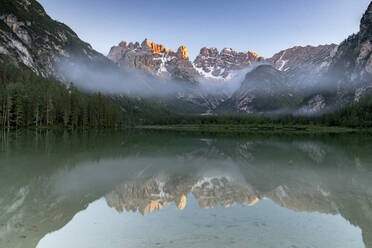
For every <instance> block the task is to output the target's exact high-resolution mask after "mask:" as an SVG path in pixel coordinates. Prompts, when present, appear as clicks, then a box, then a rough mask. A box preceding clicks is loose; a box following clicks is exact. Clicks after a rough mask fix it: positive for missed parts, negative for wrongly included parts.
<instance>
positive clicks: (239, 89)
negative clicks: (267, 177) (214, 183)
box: [0, 0, 372, 115]
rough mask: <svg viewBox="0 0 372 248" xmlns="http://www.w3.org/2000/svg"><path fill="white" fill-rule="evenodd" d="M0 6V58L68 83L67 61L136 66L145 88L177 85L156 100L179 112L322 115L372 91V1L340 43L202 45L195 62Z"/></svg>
mask: <svg viewBox="0 0 372 248" xmlns="http://www.w3.org/2000/svg"><path fill="white" fill-rule="evenodd" d="M0 5H1V9H0V60H2V61H3V60H6V61H11V62H12V63H15V64H18V65H19V66H25V67H27V68H29V69H31V70H32V71H34V72H35V73H37V74H39V75H42V76H44V77H56V78H58V79H61V80H63V81H66V82H67V81H71V80H70V77H69V75H66V72H65V71H61V70H60V64H61V63H62V62H64V61H68V62H71V61H76V60H78V61H79V62H82V61H83V63H85V64H90V65H94V67H95V68H99V67H103V66H104V67H106V68H112V69H113V70H123V71H125V72H128V71H129V72H132V73H136V72H138V71H140V72H141V73H144V74H145V75H146V79H143V77H141V78H140V79H139V80H138V81H139V83H138V85H141V83H143V82H141V81H146V82H145V84H146V87H147V89H146V90H147V91H149V92H150V93H151V91H154V90H156V89H157V88H158V84H157V83H152V81H151V80H150V81H148V77H149V78H152V79H155V81H156V82H158V81H165V82H169V84H177V85H182V87H181V89H178V90H177V91H175V92H172V93H173V94H171V95H168V97H167V98H166V99H164V98H156V101H157V102H158V103H159V104H160V105H162V106H164V107H166V108H168V109H169V110H171V111H173V112H177V113H194V114H219V113H242V114H244V113H291V114H295V115H309V114H322V113H327V112H329V111H333V110H335V109H338V108H340V107H342V106H345V105H346V104H350V103H352V102H355V101H358V100H359V99H360V98H361V97H362V96H363V95H364V94H366V93H369V92H370V91H371V89H372V81H371V75H372V58H371V52H372V43H371V41H372V3H371V4H370V5H369V7H368V9H367V10H366V12H365V14H364V15H363V18H362V20H361V24H360V31H359V32H358V33H357V34H354V35H351V36H350V37H348V38H347V39H346V40H345V41H343V42H342V43H341V44H339V45H336V44H330V45H321V46H317V47H313V46H306V47H299V46H296V47H292V48H289V49H286V50H283V51H280V52H278V53H277V54H275V55H274V56H272V57H271V58H263V57H261V56H259V55H258V54H257V53H255V52H252V51H248V52H238V51H235V50H234V49H232V48H224V49H222V50H221V51H218V49H217V48H214V47H203V48H201V49H200V53H199V55H198V56H197V57H196V58H195V59H194V61H191V60H190V58H189V56H188V50H187V48H186V47H185V46H184V45H181V46H180V47H179V48H178V49H175V50H172V49H169V48H166V47H165V46H164V45H161V44H157V43H155V42H152V41H150V40H148V39H145V40H144V41H143V42H142V43H139V42H126V41H122V42H120V44H119V45H117V46H113V47H112V48H111V50H110V52H109V53H108V55H107V56H104V55H102V54H100V53H98V52H97V51H95V50H94V49H93V48H92V47H91V46H90V45H89V44H88V43H86V42H84V41H82V40H80V39H79V37H78V35H77V34H76V33H75V32H74V31H73V30H71V29H70V28H69V27H68V26H66V25H64V24H62V23H60V22H57V21H54V20H52V19H51V18H50V17H49V16H48V15H47V13H46V12H45V10H44V9H43V7H42V6H41V5H40V4H39V3H38V2H37V1H35V0H12V1H10V0H1V1H0ZM135 78H137V79H138V77H135ZM77 81H78V79H77ZM124 81H125V80H124ZM237 81H238V83H236V82H237ZM175 82H176V83H175ZM76 84H77V85H79V82H76ZM101 84H102V85H104V84H105V82H101ZM123 84H124V83H123ZM205 85H207V87H205ZM139 87H140V86H139ZM211 88H212V89H213V90H211ZM129 96H130V95H129ZM135 97H140V98H146V97H144V96H138V95H136V96H135ZM175 106H176V107H175Z"/></svg>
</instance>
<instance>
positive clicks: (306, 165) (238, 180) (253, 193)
mask: <svg viewBox="0 0 372 248" xmlns="http://www.w3.org/2000/svg"><path fill="white" fill-rule="evenodd" d="M370 144H371V137H368V136H367V137H361V136H352V135H350V136H343V137H340V136H333V137H330V136H319V137H266V138H264V137H260V136H249V137H245V138H244V137H241V138H239V139H237V138H224V139H220V138H214V137H200V136H197V135H195V136H194V137H189V138H183V137H182V136H180V135H177V136H174V135H173V134H167V133H143V134H141V133H133V134H128V133H115V132H113V133H94V132H91V133H82V134H69V133H48V134H35V133H27V134H22V135H20V134H12V133H11V134H4V135H2V136H1V154H0V164H1V166H0V179H1V180H0V210H1V211H0V213H1V214H0V227H1V228H0V244H1V245H0V246H1V247H36V246H37V244H38V243H39V241H40V240H41V239H42V238H43V237H44V236H45V235H46V234H48V233H50V232H53V231H57V230H59V229H61V228H62V227H64V226H65V225H67V224H68V223H69V222H70V221H71V220H72V218H73V217H74V216H75V215H76V214H77V213H78V212H80V211H82V210H84V209H86V208H87V207H88V206H89V205H90V204H91V203H92V202H94V201H96V200H97V199H102V198H103V199H104V200H105V202H106V204H107V206H109V207H112V208H114V209H116V210H117V211H118V212H129V213H133V212H139V213H140V214H142V215H145V216H150V215H151V214H150V213H153V212H156V211H168V210H167V209H169V208H172V206H169V205H175V206H174V207H176V208H178V209H179V210H183V209H186V208H187V207H188V202H189V199H190V198H191V197H192V198H193V199H195V200H196V201H197V203H198V205H199V206H200V207H201V208H203V209H210V208H215V207H219V206H221V207H223V208H230V207H233V206H253V205H255V207H257V203H260V202H261V201H265V199H271V200H272V201H273V202H275V203H276V204H278V205H280V206H283V207H285V208H287V209H289V210H293V211H295V212H306V213H324V214H331V215H339V216H342V218H344V219H346V220H347V221H349V222H350V223H351V224H352V225H354V226H356V227H359V228H360V229H361V231H362V235H363V237H362V238H363V241H364V243H365V246H366V247H372V236H371V235H370V234H371V233H372V225H371V223H372V194H371V192H372V189H371V185H370V182H371V180H372V167H371V166H370V165H371V163H372V156H371V154H370V149H371V146H370ZM45 154H46V155H45ZM267 154H270V156H267ZM168 206H169V207H168ZM113 211H114V210H113ZM310 219H311V215H310ZM284 224H285V223H284ZM268 235H270V234H268Z"/></svg>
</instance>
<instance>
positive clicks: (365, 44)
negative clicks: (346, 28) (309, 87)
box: [327, 3, 372, 103]
mask: <svg viewBox="0 0 372 248" xmlns="http://www.w3.org/2000/svg"><path fill="white" fill-rule="evenodd" d="M327 76H328V78H329V80H331V81H333V82H334V85H335V87H337V96H336V97H337V98H338V99H340V101H341V103H345V102H346V103H347V102H350V101H358V100H359V99H360V97H361V96H362V95H364V94H366V93H367V92H372V3H371V4H370V5H369V6H368V8H367V10H366V12H365V13H364V15H363V17H362V19H361V21H360V30H359V32H358V33H357V34H354V35H351V36H350V37H348V38H347V39H346V40H345V41H343V42H342V43H341V44H340V45H339V48H338V50H337V52H336V53H335V55H334V57H333V59H332V61H331V63H330V66H329V71H328V74H327Z"/></svg>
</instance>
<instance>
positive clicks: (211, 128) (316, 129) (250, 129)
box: [136, 124, 372, 134]
mask: <svg viewBox="0 0 372 248" xmlns="http://www.w3.org/2000/svg"><path fill="white" fill-rule="evenodd" d="M136 128H137V129H142V130H168V131H182V132H210V133H296V134H306V133H361V132H365V133H371V134H372V129H353V128H347V127H326V126H310V125H293V126H290V125H277V124H275V125H271V124H265V125H221V124H218V125H217V124H201V125H195V124H182V125H154V126H138V127H136Z"/></svg>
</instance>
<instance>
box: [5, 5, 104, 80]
mask: <svg viewBox="0 0 372 248" xmlns="http://www.w3.org/2000/svg"><path fill="white" fill-rule="evenodd" d="M0 6H1V8H0V56H1V58H2V59H9V60H11V61H13V62H15V63H17V64H23V65H25V66H27V67H28V68H30V69H32V70H33V71H35V72H37V73H38V74H40V75H42V76H45V77H47V76H57V77H60V74H59V73H58V63H59V62H60V61H61V60H63V59H68V58H71V57H78V58H79V59H83V60H86V61H93V62H97V63H110V62H109V60H107V59H106V58H105V57H104V56H103V55H101V54H99V53H98V52H96V51H95V50H93V49H92V47H91V46H90V45H89V44H88V43H85V42H83V41H81V40H80V39H79V37H78V36H77V35H76V33H75V32H74V31H72V30H71V29H70V28H69V27H67V26H66V25H64V24H62V23H60V22H57V21H54V20H52V19H51V18H50V17H49V16H48V15H47V14H46V12H45V10H44V9H43V7H42V6H41V5H40V4H39V3H38V2H37V1H35V0H1V1H0Z"/></svg>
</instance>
